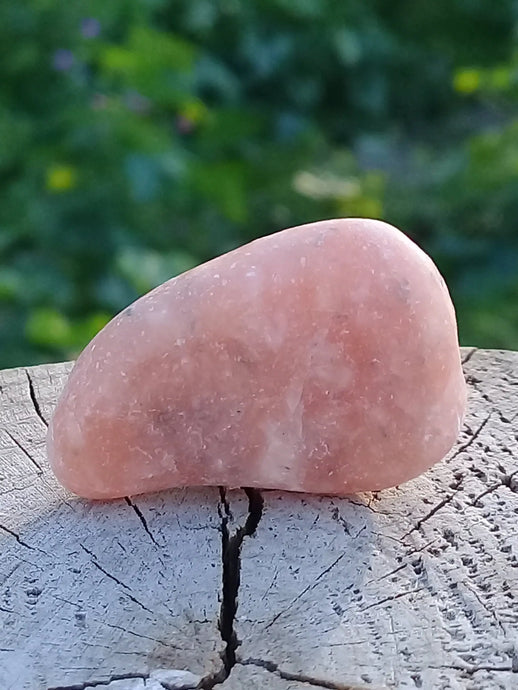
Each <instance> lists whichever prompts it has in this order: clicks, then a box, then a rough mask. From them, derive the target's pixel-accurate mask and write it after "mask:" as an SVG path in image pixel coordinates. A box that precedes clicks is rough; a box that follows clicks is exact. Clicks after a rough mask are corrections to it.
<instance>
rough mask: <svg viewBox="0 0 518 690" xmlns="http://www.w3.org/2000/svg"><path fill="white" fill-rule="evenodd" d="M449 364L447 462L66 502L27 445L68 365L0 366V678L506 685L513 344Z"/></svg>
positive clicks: (517, 409)
mask: <svg viewBox="0 0 518 690" xmlns="http://www.w3.org/2000/svg"><path fill="white" fill-rule="evenodd" d="M463 358H464V369H465V374H466V380H467V382H468V386H469V394H470V395H469V412H468V415H467V418H466V422H465V425H464V428H463V431H462V434H461V437H460V439H459V442H458V443H457V445H456V447H455V448H454V449H453V450H452V451H451V453H450V454H449V456H448V457H447V459H446V460H445V461H444V462H442V463H440V464H438V465H437V466H436V467H434V468H433V469H432V470H431V471H429V472H427V473H426V474H425V475H423V476H421V477H419V478H418V479H416V480H413V481H412V482H408V483H407V484H405V485H403V486H401V487H398V488H396V489H392V490H388V491H384V492H380V493H378V494H361V495H357V496H353V497H349V498H343V499H337V498H328V497H322V496H309V495H297V494H288V493H280V492H274V491H264V492H261V494H262V495H261V494H260V493H259V492H255V494H251V493H250V492H248V494H245V492H244V491H241V490H234V491H228V492H223V495H222V496H221V495H220V492H219V491H218V490H217V489H189V490H174V491H170V492H163V493H160V494H154V495H150V496H139V497H133V498H127V499H124V500H120V501H112V502H109V503H100V502H91V501H85V500H82V499H79V498H76V497H74V496H72V495H70V494H68V493H67V492H66V491H65V490H63V489H62V488H61V487H60V486H59V485H58V484H57V483H56V481H55V480H54V478H53V476H52V473H51V471H50V469H49V467H48V464H47V460H46V455H45V433H46V423H47V422H48V419H49V418H50V416H51V414H52V410H53V407H54V405H55V403H56V400H57V397H58V396H59V393H60V391H61V389H62V386H63V384H64V382H65V380H66V377H67V375H68V372H69V371H70V366H71V365H70V364H58V365H48V366H41V367H31V368H27V369H12V370H7V371H3V372H0V553H1V560H0V689H1V690H4V689H5V690H50V689H54V690H57V689H59V688H61V689H64V690H72V689H73V688H77V689H79V690H83V689H86V688H90V687H107V688H109V689H110V690H114V689H115V688H116V689H117V690H161V689H164V688H165V689H166V690H167V689H169V690H170V689H177V690H178V689H179V688H185V689H187V688H196V687H198V688H204V689H210V688H212V687H215V688H219V687H221V688H222V690H241V689H245V688H247V689H248V688H249V689H251V690H254V689H259V688H266V689H271V690H302V689H303V688H314V687H317V688H318V687H323V688H334V689H335V690H340V689H342V690H344V689H349V690H352V689H353V688H354V689H359V688H361V689H363V690H381V689H382V688H387V689H388V688H390V689H392V688H411V689H413V688H425V689H426V688H430V689H434V690H435V689H436V688H439V689H444V690H446V689H450V688H451V689H453V690H455V689H457V688H467V689H468V690H478V689H481V690H482V689H486V688H487V689H492V688H497V689H498V688H506V689H507V688H518V527H517V523H518V353H512V352H501V351H482V350H475V349H464V350H463ZM236 597H237V600H236ZM236 603H238V607H237V613H236V610H235V607H236Z"/></svg>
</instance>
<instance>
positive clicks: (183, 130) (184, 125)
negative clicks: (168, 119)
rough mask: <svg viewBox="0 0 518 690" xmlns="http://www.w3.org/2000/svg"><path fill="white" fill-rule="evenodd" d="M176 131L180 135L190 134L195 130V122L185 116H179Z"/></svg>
mask: <svg viewBox="0 0 518 690" xmlns="http://www.w3.org/2000/svg"><path fill="white" fill-rule="evenodd" d="M176 129H177V130H178V132H179V133H180V134H190V133H191V132H192V130H193V129H194V122H193V121H192V120H189V118H188V117H185V115H179V116H178V117H177V118H176Z"/></svg>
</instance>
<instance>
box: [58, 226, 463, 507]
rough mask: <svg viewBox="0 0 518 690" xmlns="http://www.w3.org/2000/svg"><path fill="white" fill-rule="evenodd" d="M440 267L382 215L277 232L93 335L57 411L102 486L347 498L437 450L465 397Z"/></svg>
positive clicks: (418, 466)
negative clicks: (215, 487)
mask: <svg viewBox="0 0 518 690" xmlns="http://www.w3.org/2000/svg"><path fill="white" fill-rule="evenodd" d="M465 398H466V392H465V384H464V379H463V375H462V370H461V363H460V355H459V348H458V342H457V328H456V321H455V313H454V309H453V305H452V303H451V300H450V297H449V294H448V290H447V288H446V285H445V283H444V281H443V279H442V278H441V276H440V274H439V272H438V271H437V269H436V267H435V266H434V264H433V263H432V261H431V260H430V258H429V257H428V256H426V254H424V253H423V252H422V251H421V250H420V249H419V248H418V247H417V246H416V245H415V244H414V243H413V242H412V241H411V240H409V239H408V238H407V237H406V236H405V235H403V234H402V233H401V232H399V231H398V230H396V229H395V228H393V227H391V226H390V225H387V224H386V223H382V222H380V221H374V220H366V219H341V220H330V221H323V222H320V223H312V224H309V225H303V226H300V227H296V228H291V229H289V230H284V231H283V232H279V233H277V234H274V235H271V236H269V237H265V238H262V239H259V240H256V241H255V242H252V243H251V244H248V245H246V246H243V247H241V248H239V249H236V250H235V251H232V252H230V253H228V254H225V255H223V256H220V257H218V258H216V259H214V260H213V261H209V262H208V263H206V264H203V265H201V266H198V267H197V268H195V269H193V270H191V271H188V272H187V273H184V274H183V275H180V276H178V277H176V278H173V279H172V280H170V281H168V282H166V283H164V284H163V285H161V286H159V287H158V288H156V289H155V290H153V291H152V292H150V293H149V294H147V295H145V296H144V297H142V298H141V299H139V300H137V301H136V302H135V303H134V304H132V305H131V306H130V307H128V308H127V309H125V310H124V311H123V312H121V313H120V314H119V315H118V316H116V317H115V318H114V319H113V320H112V321H111V322H110V323H109V324H108V325H107V326H106V327H105V328H104V329H103V330H102V331H101V332H100V333H99V334H98V335H97V336H96V337H95V338H94V339H93V340H92V342H91V343H90V344H89V345H88V347H87V348H86V349H85V350H84V352H83V353H82V354H81V356H80V357H79V359H78V360H77V363H76V365H75V367H74V369H73V371H72V373H71V375H70V378H69V380H68V382H67V385H66V387H65V390H64V392H63V395H62V397H61V399H60V401H59V404H58V406H57V409H56V411H55V414H54V417H53V419H52V423H51V425H50V429H49V436H48V452H49V456H50V460H51V463H52V467H53V469H54V472H55V474H56V476H57V478H58V479H59V480H60V481H61V482H62V483H63V484H64V485H65V486H66V487H68V488H69V489H71V490H72V491H74V492H75V493H77V494H80V495H81V496H85V497H90V498H112V497H118V496H124V495H128V494H129V495H131V494H137V493H142V492H147V491H155V490H159V489H166V488H170V487H177V486H195V485H225V486H231V487H237V486H250V487H258V488H275V489H287V490H291V491H307V492H318V493H326V494H347V493H351V492H357V491H363V490H377V489H382V488H384V487H389V486H394V485H396V484H399V483H401V482H404V481H406V480H408V479H410V478H412V477H415V476H416V475H418V474H420V473H421V472H424V471H425V470H426V469H427V468H429V467H430V466H431V465H433V464H434V463H435V462H437V461H438V460H440V459H441V458H442V457H443V456H444V455H445V454H446V453H447V452H448V450H449V449H450V448H451V446H452V445H453V443H454V442H455V439H456V438H457V435H458V432H459V429H460V426H461V422H462V418H463V415H464V408H465Z"/></svg>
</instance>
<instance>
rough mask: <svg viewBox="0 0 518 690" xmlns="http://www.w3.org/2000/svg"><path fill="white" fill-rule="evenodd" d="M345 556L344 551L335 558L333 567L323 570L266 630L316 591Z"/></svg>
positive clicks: (276, 616) (280, 612)
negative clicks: (311, 592)
mask: <svg viewBox="0 0 518 690" xmlns="http://www.w3.org/2000/svg"><path fill="white" fill-rule="evenodd" d="M345 556H346V553H345V551H344V553H341V554H340V555H339V556H338V558H335V560H334V561H333V562H332V563H331V565H329V566H328V567H327V568H325V570H323V571H322V572H321V573H320V574H319V575H317V577H316V578H315V579H314V580H313V582H312V583H311V584H310V585H308V586H307V587H305V588H304V589H303V590H302V592H299V594H297V596H296V597H295V598H294V599H292V600H291V602H290V603H289V604H288V606H286V608H284V609H283V610H282V611H279V613H277V614H276V615H275V616H274V617H273V618H272V620H271V621H270V622H269V623H267V624H266V625H265V627H264V630H268V628H271V626H272V625H273V624H274V623H276V622H277V621H278V620H279V618H281V616H284V614H285V613H287V612H288V611H289V610H290V609H291V608H292V607H293V606H294V604H296V603H297V601H298V600H299V599H301V598H302V597H303V596H304V594H307V592H309V591H311V590H312V589H315V587H316V586H317V585H318V583H319V582H320V580H321V579H322V578H323V577H324V576H325V575H327V573H329V572H330V571H331V570H332V569H333V568H334V567H335V566H336V565H338V563H340V561H341V560H342V558H344V557H345Z"/></svg>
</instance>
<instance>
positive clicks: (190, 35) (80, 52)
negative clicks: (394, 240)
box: [0, 0, 518, 367]
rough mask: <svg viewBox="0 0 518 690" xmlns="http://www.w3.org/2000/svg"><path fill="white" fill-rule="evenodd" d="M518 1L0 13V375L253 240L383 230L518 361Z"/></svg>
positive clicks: (47, 4) (34, 6)
mask: <svg viewBox="0 0 518 690" xmlns="http://www.w3.org/2000/svg"><path fill="white" fill-rule="evenodd" d="M517 31H518V6H517V3H516V2H514V0H498V2H488V1H487V0H433V1H431V0H414V1H412V2H410V1H409V0H408V1H405V0H391V2H387V1H386V0H372V1H369V0H335V1H332V0H255V1H253V0H242V1H239V0H102V2H101V1H99V0H88V2H86V1H82V0H74V1H73V2H70V1H68V0H67V1H65V0H25V1H23V2H21V1H20V0H2V2H1V3H0V257H1V258H0V367H8V366H16V365H26V364H31V363H38V362H46V361H56V360H62V359H65V358H69V357H72V356H75V355H76V354H77V352H78V351H79V350H80V349H81V348H82V346H84V345H85V344H86V342H87V341H88V340H89V339H90V338H91V337H92V336H93V335H94V334H95V332H96V331H97V330H98V329H99V328H100V327H102V326H103V325H104V323H106V321H107V320H108V319H109V318H110V317H111V316H112V315H113V314H115V313H116V312H117V311H119V310H120V309H122V308H123V307H124V306H125V305H126V304H128V303H129V302H131V301H132V300H134V299H135V298H136V297H137V296H139V295H141V294H142V293H144V292H146V291H147V290H149V289H150V288H152V287H154V286H155V285H157V284H159V283H161V282H163V281H164V280H166V279H167V278H169V277H171V276H172V275H175V274H177V273H179V272H181V271H184V270H186V269H188V268H190V267H192V266H193V265H195V264H197V263H199V262H201V261H204V260H206V259H209V258H211V257H213V256H215V255H217V254H220V253H222V252H225V251H227V250H229V249H232V248H234V247H236V246H237V245H239V244H242V243H244V242H246V241H248V240H250V239H253V238H255V237H258V236H260V235H264V234H269V233H271V232H274V231H276V230H279V229H282V228H285V227H288V226H291V225H296V224H299V223H305V222H309V221H312V220H318V219H323V218H330V217H336V216H371V217H375V218H382V219H384V220H387V221H389V222H390V223H393V224H395V225H397V226H399V227H400V228H402V229H404V230H405V231H406V232H407V233H408V234H409V235H410V236H411V237H413V238H414V239H415V240H416V241H417V242H418V243H419V244H420V245H421V246H422V247H423V248H424V249H425V250H426V251H427V252H429V253H430V254H431V255H432V257H433V258H434V260H435V261H436V263H437V264H438V266H439V268H440V269H441V271H442V273H443V274H444V276H445V277H446V280H447V282H448V284H449V286H450V289H451V292H452V294H453V297H454V301H455V304H456V307H457V311H458V316H459V325H460V337H461V342H462V343H463V344H470V345H478V346H483V347H503V348H511V349H518V232H517V229H516V226H517V223H518V108H517V103H518V42H517V35H518V33H517Z"/></svg>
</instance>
